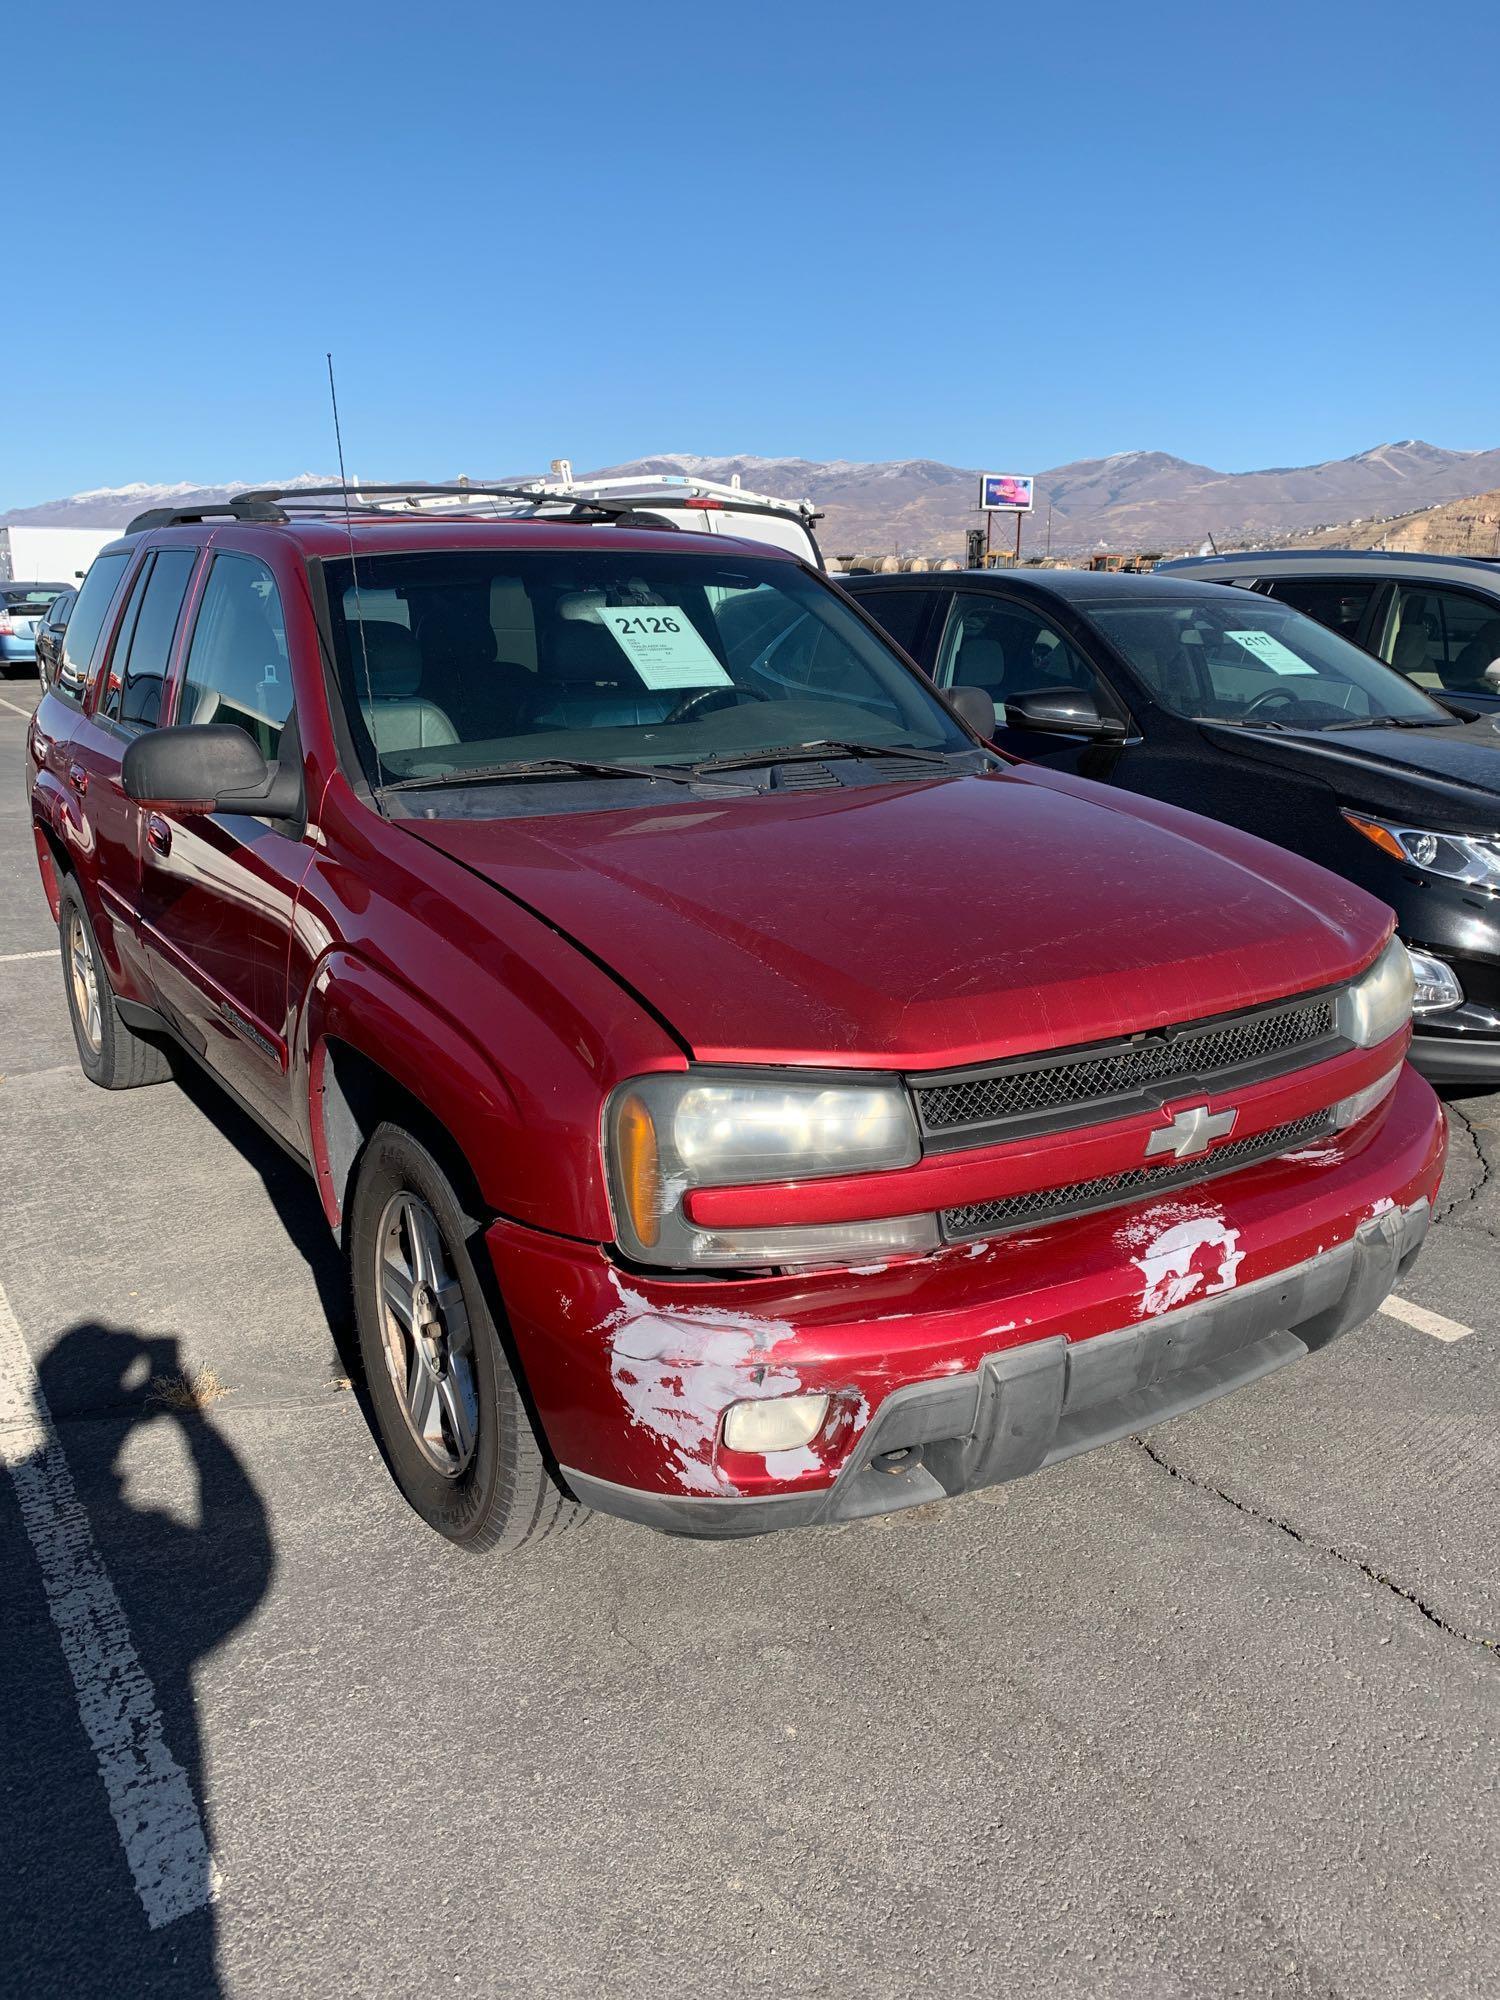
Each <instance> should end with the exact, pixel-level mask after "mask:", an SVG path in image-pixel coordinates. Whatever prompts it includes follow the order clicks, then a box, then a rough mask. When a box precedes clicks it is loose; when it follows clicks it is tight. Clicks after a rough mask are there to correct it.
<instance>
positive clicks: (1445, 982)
mask: <svg viewBox="0 0 1500 2000" xmlns="http://www.w3.org/2000/svg"><path fill="white" fill-rule="evenodd" d="M1407 957H1408V958H1409V959H1410V960H1411V969H1412V972H1413V974H1414V975H1415V978H1416V982H1417V989H1416V993H1415V995H1414V996H1413V998H1412V1003H1411V1011H1412V1013H1413V1014H1415V1015H1418V1016H1421V1015H1423V1014H1445V1013H1446V1012H1447V1011H1448V1009H1449V1008H1450V1007H1461V1006H1462V1005H1463V999H1464V989H1463V988H1462V986H1460V985H1459V983H1458V974H1457V973H1456V972H1455V971H1454V970H1453V967H1452V966H1451V965H1448V964H1447V963H1445V961H1444V960H1442V959H1441V958H1435V957H1434V956H1433V954H1432V953H1431V952H1430V951H1413V950H1410V949H1408V951H1407Z"/></svg>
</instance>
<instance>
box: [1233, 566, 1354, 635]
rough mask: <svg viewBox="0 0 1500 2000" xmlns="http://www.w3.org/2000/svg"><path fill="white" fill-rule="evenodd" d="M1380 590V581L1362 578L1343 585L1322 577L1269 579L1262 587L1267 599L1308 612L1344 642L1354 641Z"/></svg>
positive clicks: (1308, 614) (1309, 615)
mask: <svg viewBox="0 0 1500 2000" xmlns="http://www.w3.org/2000/svg"><path fill="white" fill-rule="evenodd" d="M1379 587H1380V580H1379V578H1377V577H1369V578H1365V577H1358V578H1354V579H1351V580H1350V581H1349V582H1348V583H1340V582H1339V581H1338V580H1337V579H1334V580H1333V581H1332V582H1330V581H1329V580H1328V579H1327V578H1325V577H1321V576H1286V577H1280V576H1276V577H1268V578H1267V579H1266V581H1265V582H1264V583H1263V584H1262V585H1261V588H1262V589H1263V590H1264V592H1265V594H1266V596H1267V597H1274V598H1275V599H1276V601H1277V603H1278V604H1290V605H1291V607H1292V609H1293V610H1294V611H1304V612H1306V614H1307V616H1308V617H1309V618H1316V619H1317V621H1318V623H1319V624H1320V625H1326V626H1328V628H1329V629H1330V631H1334V632H1337V633H1338V634H1339V636H1340V638H1343V639H1348V640H1351V641H1352V640H1353V639H1354V638H1355V636H1356V634H1357V633H1358V631H1359V625H1360V620H1361V619H1362V618H1363V617H1364V615H1365V613H1366V611H1367V610H1368V609H1369V607H1370V599H1371V598H1372V597H1373V596H1374V595H1375V592H1376V591H1377V590H1378V589H1379Z"/></svg>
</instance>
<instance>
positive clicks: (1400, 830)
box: [1344, 812, 1500, 891]
mask: <svg viewBox="0 0 1500 2000" xmlns="http://www.w3.org/2000/svg"><path fill="white" fill-rule="evenodd" d="M1344 818H1345V819H1346V820H1348V822H1349V824H1350V826H1352V827H1353V828H1354V830H1355V832H1356V833H1362V834H1363V835H1364V837H1365V839H1366V840H1370V841H1373V842H1374V844H1375V845H1376V846H1377V847H1378V848H1379V849H1380V850H1381V852H1382V853H1384V854H1389V855H1390V857H1391V859H1392V860H1393V861H1404V862H1406V863H1407V864H1408V866H1410V867H1412V868H1420V869H1421V871H1422V873H1423V874H1424V875H1441V876H1443V877H1444V878H1445V880H1447V881H1450V882H1467V883H1468V884H1469V886H1470V887H1471V888H1474V889H1494V890H1496V891H1500V840H1495V839H1492V838H1490V837H1489V836H1488V835H1487V834H1478V833H1472V834H1471V833H1427V832H1425V831H1424V830H1423V829H1422V828H1421V827H1419V826H1396V825H1395V824H1393V823H1392V822H1391V821H1389V820H1383V819H1370V818H1369V817H1368V816H1367V815H1366V814H1364V813H1352V812H1346V813H1345V814H1344Z"/></svg>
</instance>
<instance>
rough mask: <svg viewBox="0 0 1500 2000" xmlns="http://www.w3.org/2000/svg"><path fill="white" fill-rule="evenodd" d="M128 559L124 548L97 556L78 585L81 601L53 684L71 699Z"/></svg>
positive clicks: (80, 684)
mask: <svg viewBox="0 0 1500 2000" xmlns="http://www.w3.org/2000/svg"><path fill="white" fill-rule="evenodd" d="M129 560H130V558H129V555H128V554H127V553H125V552H124V551H123V550H122V551H121V553H120V554H118V555H108V556H95V558H94V562H93V567H92V568H91V569H90V570H89V573H88V575H87V576H86V577H85V578H84V579H83V583H82V585H81V586H80V588H79V592H78V601H77V603H76V604H75V605H74V606H73V615H72V617H71V618H69V620H68V633H67V638H66V640H65V641H64V643H63V656H62V664H61V665H60V666H59V668H58V671H57V680H56V682H55V683H54V686H55V687H56V690H57V692H58V693H59V694H62V695H66V696H67V697H68V698H69V699H70V700H71V701H77V699H78V697H79V695H80V694H82V692H83V685H84V682H85V681H86V680H87V679H88V672H89V660H90V658H91V656H92V654H93V651H94V642H95V641H96V640H97V639H98V637H99V634H100V632H101V630H102V629H103V626H104V618H105V614H106V613H107V612H108V610H109V607H110V602H111V600H112V599H113V597H114V594H115V591H116V589H117V587H118V585H119V582H120V578H121V577H122V576H123V574H124V572H125V565H126V563H127V562H128V561H129Z"/></svg>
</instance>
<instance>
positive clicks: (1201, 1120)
mask: <svg viewBox="0 0 1500 2000" xmlns="http://www.w3.org/2000/svg"><path fill="white" fill-rule="evenodd" d="M1238 1117H1239V1113H1238V1112H1237V1111H1214V1112H1210V1111H1209V1108H1208V1106H1207V1105H1206V1104H1195V1105H1194V1106H1193V1108H1192V1110H1191V1111H1179V1112H1178V1114H1177V1116H1176V1117H1175V1118H1174V1119H1173V1120H1172V1122H1171V1124H1170V1125H1163V1126H1162V1128H1161V1130H1160V1131H1159V1132H1153V1133H1152V1134H1151V1137H1150V1138H1149V1139H1148V1140H1147V1141H1146V1158H1147V1159H1148V1160H1154V1159H1155V1158H1156V1157H1157V1156H1158V1154H1160V1153H1173V1154H1175V1155H1176V1157H1177V1158H1178V1159H1179V1160H1187V1159H1191V1157H1192V1156H1193V1154H1194V1153H1206V1152H1207V1151H1208V1148H1209V1146H1210V1144H1211V1143H1212V1141H1213V1140H1215V1139H1222V1138H1224V1137H1226V1136H1227V1134H1229V1133H1230V1132H1232V1131H1233V1130H1234V1121H1235V1119H1236V1118H1238Z"/></svg>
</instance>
